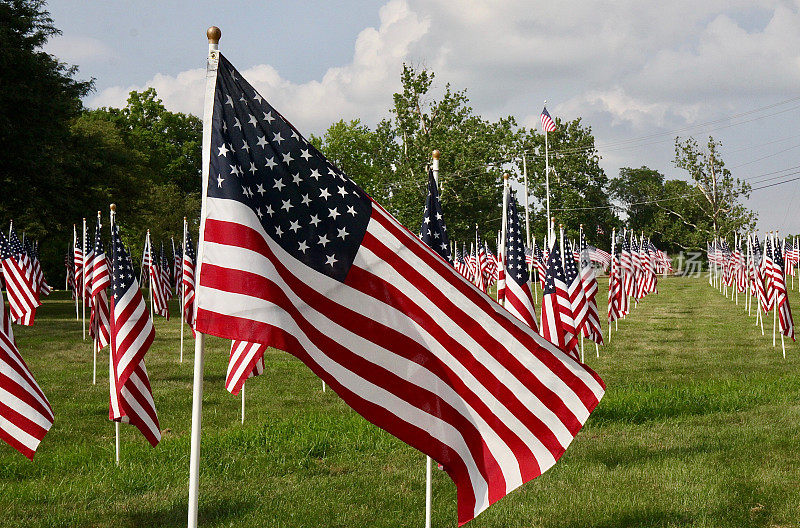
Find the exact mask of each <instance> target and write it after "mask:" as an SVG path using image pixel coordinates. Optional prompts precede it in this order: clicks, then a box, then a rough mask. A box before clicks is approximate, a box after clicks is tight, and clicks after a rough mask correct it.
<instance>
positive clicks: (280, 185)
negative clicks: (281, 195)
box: [272, 178, 286, 192]
mask: <svg viewBox="0 0 800 528" xmlns="http://www.w3.org/2000/svg"><path fill="white" fill-rule="evenodd" d="M284 187H286V184H285V183H283V178H276V179H275V185H273V186H272V188H273V189H278V192H280V191H281V189H283V188H284Z"/></svg>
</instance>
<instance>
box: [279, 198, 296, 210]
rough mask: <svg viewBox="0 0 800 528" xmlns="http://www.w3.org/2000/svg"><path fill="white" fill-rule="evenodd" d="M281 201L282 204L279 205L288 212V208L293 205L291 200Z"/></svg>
mask: <svg viewBox="0 0 800 528" xmlns="http://www.w3.org/2000/svg"><path fill="white" fill-rule="evenodd" d="M281 203H283V205H281V209H286V212H287V213H288V212H289V209H291V208H292V207H294V206H293V205H292V201H291V200H281Z"/></svg>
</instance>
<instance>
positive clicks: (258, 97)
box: [253, 92, 264, 104]
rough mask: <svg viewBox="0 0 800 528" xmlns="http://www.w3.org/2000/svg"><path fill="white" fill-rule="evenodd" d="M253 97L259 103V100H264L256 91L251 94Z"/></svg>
mask: <svg viewBox="0 0 800 528" xmlns="http://www.w3.org/2000/svg"><path fill="white" fill-rule="evenodd" d="M253 99H255V100H256V101H258V104H261V102H262V101H263V100H264V99H263V98H262V97H261V94H260V93H258V92H256V94H255V95H254V96H253Z"/></svg>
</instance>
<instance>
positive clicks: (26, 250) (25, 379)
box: [0, 223, 53, 459]
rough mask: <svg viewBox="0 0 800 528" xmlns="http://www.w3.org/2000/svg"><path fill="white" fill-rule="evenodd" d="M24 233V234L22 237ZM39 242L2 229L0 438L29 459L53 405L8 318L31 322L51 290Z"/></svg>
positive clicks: (47, 426) (50, 422) (49, 421)
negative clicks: (41, 261)
mask: <svg viewBox="0 0 800 528" xmlns="http://www.w3.org/2000/svg"><path fill="white" fill-rule="evenodd" d="M24 238H25V237H24V235H23V239H24ZM38 250H39V246H38V243H35V242H33V243H32V242H31V241H30V240H25V241H24V242H23V241H21V240H20V239H19V238H18V237H17V234H16V232H15V231H14V226H13V223H12V225H11V227H10V228H9V234H8V238H6V236H5V234H3V233H0V284H1V285H2V286H3V289H5V291H6V294H7V296H8V306H6V303H5V299H4V298H3V294H2V291H0V439H2V440H3V441H4V442H6V443H7V444H8V445H10V446H11V447H13V448H14V449H16V450H17V451H19V452H20V453H21V454H23V455H24V456H26V457H28V458H29V459H33V456H34V454H35V452H36V449H37V447H38V446H39V444H40V443H41V441H42V439H43V438H44V436H45V434H47V431H49V430H50V427H51V426H52V425H53V409H52V407H51V406H50V402H49V401H48V400H47V397H46V396H45V395H44V393H43V392H42V389H41V388H40V387H39V384H38V383H37V382H36V380H35V379H34V377H33V374H32V373H31V370H30V368H29V367H28V365H27V364H26V363H25V360H24V359H23V358H22V355H21V354H20V351H19V348H18V347H17V343H16V339H15V338H14V331H13V328H12V323H17V324H20V325H24V326H31V325H33V324H34V320H35V316H36V309H37V308H38V307H39V306H40V305H41V298H42V297H44V296H47V295H49V293H50V291H51V288H50V286H49V285H48V284H47V281H46V280H45V278H44V274H43V272H42V267H41V264H40V262H39V251H38Z"/></svg>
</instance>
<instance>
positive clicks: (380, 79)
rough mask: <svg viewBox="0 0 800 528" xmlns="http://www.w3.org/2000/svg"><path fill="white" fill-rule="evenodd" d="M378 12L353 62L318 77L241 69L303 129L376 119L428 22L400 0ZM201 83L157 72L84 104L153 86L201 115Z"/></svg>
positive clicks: (196, 73)
mask: <svg viewBox="0 0 800 528" xmlns="http://www.w3.org/2000/svg"><path fill="white" fill-rule="evenodd" d="M379 15H380V26H379V27H377V28H366V29H364V30H363V31H361V33H360V34H359V35H358V38H357V39H356V42H355V46H354V50H353V59H352V62H350V63H349V64H346V65H343V66H336V67H331V68H329V69H328V70H327V72H326V73H325V75H324V76H323V77H322V78H321V79H319V80H312V81H310V82H307V83H301V84H297V83H293V82H291V81H289V80H287V79H285V78H283V77H282V76H281V74H280V72H278V71H277V70H276V69H275V68H274V67H272V66H270V65H268V64H259V65H256V66H252V67H249V68H244V69H242V70H241V73H242V74H243V75H244V76H245V77H246V78H247V80H248V81H249V82H250V83H251V84H252V85H253V86H254V87H255V88H256V90H258V91H259V92H260V93H261V94H262V95H264V97H266V98H267V99H269V101H270V104H272V105H273V106H275V107H276V108H278V109H279V110H280V111H281V113H283V114H285V115H287V116H289V117H290V119H291V120H292V122H293V123H294V124H295V125H297V126H298V127H300V129H301V130H306V131H311V132H320V131H322V130H324V129H325V128H326V127H327V126H328V125H329V124H330V123H332V122H333V121H336V120H338V119H353V118H362V119H364V120H366V121H367V122H372V121H375V120H377V119H379V118H380V117H381V116H382V115H383V114H384V113H385V112H386V110H387V109H388V107H389V105H390V104H391V94H392V93H393V92H394V91H396V90H397V89H398V87H399V72H400V70H401V68H402V63H403V61H404V60H405V59H406V58H407V56H408V54H409V49H410V47H411V45H412V44H413V43H414V42H417V41H419V40H420V39H421V38H422V37H423V36H425V34H426V33H427V32H428V30H429V28H430V20H429V19H428V18H424V17H421V16H419V15H418V14H417V13H415V12H413V11H411V9H410V8H409V6H408V4H407V3H406V2H405V1H404V0H391V1H390V2H388V3H387V4H386V5H384V6H383V7H382V8H381V9H380V13H379ZM204 82H205V72H204V71H203V70H200V69H197V70H189V71H185V72H182V73H179V74H178V75H176V76H168V75H161V74H159V75H156V76H155V77H153V78H152V79H150V80H149V81H148V82H147V83H145V84H144V85H141V86H129V87H125V88H123V87H119V86H115V87H111V88H106V89H104V90H102V91H101V92H100V93H98V94H97V95H96V96H95V97H93V98H91V99H90V100H89V102H88V104H89V106H92V107H98V106H124V105H125V100H126V99H127V96H128V93H129V92H130V91H131V90H143V89H144V88H146V87H148V86H152V87H154V88H155V89H156V91H157V92H158V95H159V97H160V98H161V99H162V100H163V101H164V104H165V105H166V106H167V107H168V108H170V109H173V110H177V111H183V112H191V113H194V114H196V115H199V114H201V113H202V105H203V84H204Z"/></svg>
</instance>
